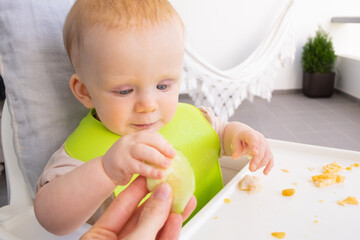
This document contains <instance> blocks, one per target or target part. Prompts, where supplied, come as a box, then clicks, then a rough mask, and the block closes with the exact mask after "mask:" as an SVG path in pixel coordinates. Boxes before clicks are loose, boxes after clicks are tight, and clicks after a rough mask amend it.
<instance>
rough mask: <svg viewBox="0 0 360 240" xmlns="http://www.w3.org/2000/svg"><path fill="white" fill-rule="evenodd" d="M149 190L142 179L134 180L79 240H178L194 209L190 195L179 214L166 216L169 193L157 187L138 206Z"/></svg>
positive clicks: (167, 186)
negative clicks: (185, 221) (184, 222)
mask: <svg viewBox="0 0 360 240" xmlns="http://www.w3.org/2000/svg"><path fill="white" fill-rule="evenodd" d="M148 192H149V191H148V190H147V187H146V180H145V178H144V177H138V178H137V179H135V180H134V181H133V182H132V183H131V184H130V185H129V186H128V187H127V188H126V189H125V190H124V191H123V192H121V193H120V194H119V195H118V196H117V197H116V198H115V199H114V201H113V202H112V203H111V205H110V206H109V207H108V209H107V210H106V211H105V212H104V214H103V215H102V216H101V217H100V219H99V220H98V221H97V222H96V223H95V224H94V226H93V227H92V228H91V229H90V230H89V231H88V232H87V233H85V234H84V235H83V236H82V237H81V239H82V240H88V239H109V240H112V239H178V237H179V235H180V230H181V227H182V223H183V221H184V220H185V219H186V218H187V217H188V216H189V215H190V214H191V213H192V211H193V210H194V209H195V206H196V198H195V197H194V196H193V197H192V198H191V199H190V200H189V202H188V204H187V206H186V208H185V210H184V212H183V213H182V215H180V214H175V213H170V208H171V202H172V198H173V192H172V189H171V187H170V185H168V184H166V183H162V184H160V185H159V186H158V187H157V188H156V189H155V191H154V192H153V194H152V195H151V196H150V198H149V199H148V200H147V201H146V202H145V203H144V204H142V205H141V206H140V207H138V205H139V203H140V201H141V200H142V199H143V198H144V197H145V196H146V194H147V193H148Z"/></svg>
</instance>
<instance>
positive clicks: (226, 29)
mask: <svg viewBox="0 0 360 240" xmlns="http://www.w3.org/2000/svg"><path fill="white" fill-rule="evenodd" d="M170 2H171V3H172V4H173V5H174V6H175V8H176V9H177V11H178V12H179V14H180V16H181V17H182V18H183V21H184V23H185V27H186V31H187V40H188V41H189V42H190V44H191V46H192V48H194V49H195V50H196V51H197V52H198V53H199V54H200V55H201V56H202V57H203V58H204V59H206V60H207V61H208V62H210V63H211V64H212V65H213V66H215V67H217V68H219V69H228V68H231V67H233V66H235V65H237V64H238V63H239V62H241V61H243V60H244V59H246V57H247V56H249V54H250V53H251V52H252V51H254V50H255V48H256V47H257V46H258V45H259V43H260V42H261V40H262V39H264V37H265V36H266V34H267V33H268V31H270V29H271V27H272V25H273V24H274V22H275V20H276V19H277V17H278V16H279V13H280V11H281V9H282V8H283V6H284V3H285V2H286V0H251V1H250V0H248V1H245V0H221V1H219V0H170ZM359 9H360V1H359V0H295V2H294V12H293V14H294V15H293V17H294V21H293V30H294V37H295V41H296V49H297V50H296V58H295V61H294V62H293V63H287V64H286V65H285V68H284V69H283V70H281V72H279V78H278V80H277V81H276V82H275V89H299V88H301V87H302V69H301V53H302V46H303V45H304V44H305V42H306V40H307V38H308V37H310V36H313V35H314V33H315V31H316V30H317V28H318V25H321V26H322V27H323V28H324V29H325V30H327V31H331V34H333V32H334V34H335V35H336V34H338V35H339V36H343V34H342V32H341V31H340V30H339V28H341V27H342V26H339V24H338V25H336V26H334V24H332V23H331V22H330V20H331V18H332V17H333V16H356V15H357V16H359V13H360V10H359ZM358 25H359V26H360V24H358ZM350 32H351V31H348V34H349V33H350ZM339 36H333V37H334V38H335V37H337V38H339ZM359 36H360V32H359ZM337 40H338V39H336V41H335V39H334V45H335V50H336V47H337V45H339V44H340V45H342V44H343V43H344V41H347V40H348V39H347V38H345V39H344V37H343V38H342V39H339V41H337ZM335 42H336V44H335ZM358 43H359V41H357V42H356V44H355V41H354V43H353V45H354V46H355V45H357V46H358V47H359V56H360V44H358ZM359 92H360V89H359Z"/></svg>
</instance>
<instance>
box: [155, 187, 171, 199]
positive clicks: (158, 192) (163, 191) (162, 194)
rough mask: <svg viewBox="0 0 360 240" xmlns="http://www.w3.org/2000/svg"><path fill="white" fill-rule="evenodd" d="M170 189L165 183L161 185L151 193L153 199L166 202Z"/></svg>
mask: <svg viewBox="0 0 360 240" xmlns="http://www.w3.org/2000/svg"><path fill="white" fill-rule="evenodd" d="M170 194H171V187H170V185H169V184H167V183H161V184H160V185H159V186H158V187H157V188H156V189H155V192H154V193H153V195H154V197H155V198H157V199H160V200H166V199H168V198H169V197H170Z"/></svg>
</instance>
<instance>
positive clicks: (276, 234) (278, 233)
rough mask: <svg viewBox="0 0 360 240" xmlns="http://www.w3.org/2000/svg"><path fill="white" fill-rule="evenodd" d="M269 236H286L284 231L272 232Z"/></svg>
mask: <svg viewBox="0 0 360 240" xmlns="http://www.w3.org/2000/svg"><path fill="white" fill-rule="evenodd" d="M271 236H273V237H276V238H278V239H282V238H284V237H285V236H286V234H285V233H284V232H272V233H271Z"/></svg>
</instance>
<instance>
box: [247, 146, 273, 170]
mask: <svg viewBox="0 0 360 240" xmlns="http://www.w3.org/2000/svg"><path fill="white" fill-rule="evenodd" d="M268 148H269V147H268V146H267V143H266V142H263V141H260V143H259V144H258V145H257V147H256V148H255V149H254V150H253V151H252V159H251V161H250V171H253V172H254V171H256V170H257V169H259V168H260V167H261V165H260V164H261V162H262V161H263V159H264V157H265V156H266V151H267V149H268Z"/></svg>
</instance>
